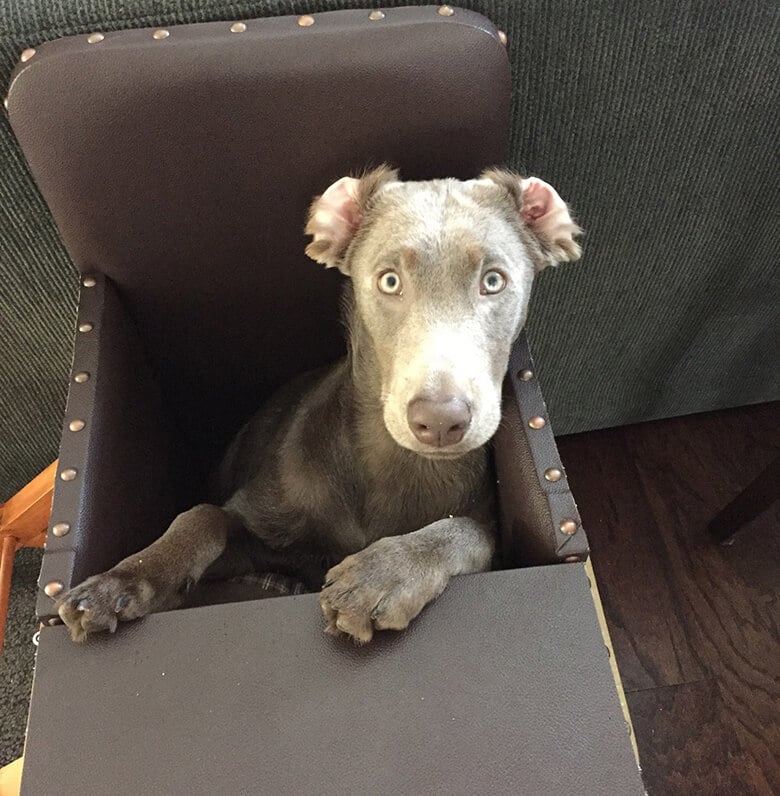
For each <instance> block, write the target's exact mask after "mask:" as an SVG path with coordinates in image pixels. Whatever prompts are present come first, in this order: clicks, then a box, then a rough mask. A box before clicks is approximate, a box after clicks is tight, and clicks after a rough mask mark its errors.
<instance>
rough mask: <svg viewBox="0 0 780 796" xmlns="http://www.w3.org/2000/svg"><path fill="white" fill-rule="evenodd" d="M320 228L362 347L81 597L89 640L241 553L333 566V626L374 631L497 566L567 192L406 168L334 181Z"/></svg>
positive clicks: (314, 219)
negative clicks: (515, 420) (521, 353)
mask: <svg viewBox="0 0 780 796" xmlns="http://www.w3.org/2000/svg"><path fill="white" fill-rule="evenodd" d="M306 232H307V234H309V235H311V236H312V241H311V243H310V244H309V245H308V247H307V249H306V253H307V254H308V255H309V256H310V257H311V258H313V259H314V260H316V261H317V262H319V263H321V264H323V265H324V266H326V267H328V268H338V269H339V270H340V271H341V272H342V273H343V274H344V275H345V276H346V277H348V280H347V281H346V285H345V298H344V316H345V321H346V326H347V329H348V333H349V353H348V355H347V357H345V358H344V359H343V360H341V361H340V362H338V363H336V364H335V365H333V366H332V367H330V368H327V369H324V370H321V371H317V372H315V373H309V374H304V375H303V376H302V377H299V378H298V379H297V380H296V381H295V382H293V383H292V384H290V385H288V386H287V387H285V388H282V389H281V390H280V391H279V392H278V393H277V394H276V395H275V396H273V397H272V398H271V399H270V400H269V401H268V402H267V404H266V405H265V406H264V407H263V408H262V409H261V410H260V411H259V412H258V413H257V415H256V416H255V417H254V418H253V419H252V420H250V421H249V423H248V424H247V425H246V426H245V427H244V428H243V429H242V430H241V432H240V433H239V434H238V436H237V437H236V439H235V440H234V441H233V443H232V445H231V446H230V448H229V450H228V452H227V454H226V456H225V458H224V460H223V461H222V462H221V464H220V465H219V467H218V468H217V471H216V472H215V474H214V482H213V492H212V497H211V501H212V502H209V503H203V504H201V505H198V506H195V507H194V508H192V509H190V510H189V511H186V512H184V513H183V514H181V515H179V516H178V517H177V518H176V519H175V520H174V521H173V523H172V524H171V526H170V528H169V529H168V530H167V531H166V532H165V534H164V535H163V536H162V537H161V538H160V539H159V540H157V541H156V542H154V543H153V544H152V545H150V546H149V547H148V548H146V549H145V550H142V551H141V552H139V553H138V554H136V555H133V556H130V557H129V558H127V559H125V560H124V561H121V562H120V563H119V564H117V565H116V566H115V567H113V568H112V569H111V570H109V571H108V572H105V573H103V574H100V575H96V576H93V577H91V578H89V579H88V580H86V581H85V582H84V583H82V584H81V585H79V586H77V587H75V588H74V589H72V590H71V591H70V592H68V593H67V594H66V595H64V597H63V598H62V599H61V600H60V601H59V603H58V611H59V614H60V616H61V618H62V619H63V621H64V622H65V623H66V624H67V625H68V627H69V628H70V630H71V633H72V635H73V638H74V639H75V640H82V639H84V638H85V637H86V636H87V634H88V633H91V632H94V631H99V630H105V629H108V630H110V631H112V632H113V631H114V630H115V629H116V627H117V624H118V622H119V621H126V620H131V619H135V618H138V617H140V616H143V615H145V614H147V613H149V612H152V611H158V610H164V609H167V608H171V607H175V606H176V605H178V604H179V603H180V602H181V600H182V596H183V594H184V593H186V591H187V590H189V589H190V588H192V586H193V585H194V584H195V583H197V582H198V581H199V580H200V579H201V578H203V577H204V576H208V575H209V574H210V573H212V572H214V571H216V570H220V571H222V572H224V571H225V568H226V567H227V566H228V565H229V566H230V567H231V568H232V570H233V571H235V572H237V571H247V570H249V569H252V570H254V571H274V572H280V573H288V574H292V575H295V576H296V577H298V578H300V579H302V580H303V581H304V582H306V583H307V584H308V586H309V587H310V588H315V589H316V588H318V587H319V586H320V584H322V583H323V579H324V585H323V586H322V591H321V595H320V605H321V607H322V611H323V614H324V617H325V621H326V626H327V628H326V629H327V630H328V631H329V632H331V633H334V634H346V635H348V636H350V637H352V638H353V639H354V640H356V641H358V642H361V643H362V642H367V641H369V640H370V639H371V637H372V635H373V633H374V632H375V631H376V630H381V629H385V628H391V629H395V630H400V629H402V628H405V627H406V626H407V625H408V624H409V622H410V621H411V620H412V619H414V617H415V616H417V614H418V613H419V612H420V611H421V610H422V609H423V607H424V606H425V605H426V604H427V603H429V602H430V601H431V600H433V599H435V598H436V597H437V596H438V595H439V594H440V593H441V592H442V590H443V589H444V588H445V586H446V585H447V582H448V581H449V579H450V578H451V577H452V576H453V575H458V574H461V573H468V572H478V571H482V570H486V569H489V568H490V567H491V565H492V564H493V562H494V556H495V550H496V525H495V518H494V507H493V479H492V476H491V470H490V461H489V455H488V454H489V452H488V442H489V440H490V439H491V437H492V436H493V434H494V433H495V431H496V429H497V427H498V424H499V421H500V417H501V384H502V381H503V379H504V376H505V374H506V370H507V366H508V361H509V353H510V349H511V346H512V342H513V341H514V339H515V338H516V337H517V335H518V334H519V332H520V330H521V329H522V327H523V325H524V323H525V319H526V313H527V309H528V302H529V298H530V295H531V285H532V282H533V278H534V274H535V273H536V272H538V271H541V270H542V269H544V268H545V267H547V266H548V265H554V264H556V263H559V262H562V261H567V260H576V259H577V258H578V257H579V255H580V249H579V246H578V244H577V243H576V241H575V238H576V236H577V235H578V234H579V232H580V230H579V228H578V227H577V225H576V224H575V223H574V222H573V221H572V218H571V215H570V213H569V210H568V208H567V206H566V204H565V203H564V202H563V200H562V199H561V198H560V197H559V196H558V194H557V193H556V191H555V190H554V189H553V188H552V187H551V186H550V185H548V184H547V183H545V182H543V181H542V180H539V179H536V178H533V177H531V178H521V177H519V176H517V175H515V174H512V173H510V172H505V171H488V172H485V173H484V174H482V175H481V176H480V178H479V179H475V180H469V181H465V182H461V181H457V180H451V179H450V180H433V181H428V182H402V181H401V180H399V178H398V174H397V172H395V171H394V170H392V169H390V168H388V167H386V166H383V167H381V168H379V169H376V170H374V171H371V172H369V173H367V174H366V175H365V176H363V177H362V178H353V177H344V178H342V179H340V180H338V181H337V182H335V183H333V185H331V186H330V187H329V188H328V189H327V190H326V191H325V193H324V194H322V196H320V197H319V198H318V199H316V200H315V202H314V203H313V205H312V208H311V212H310V217H309V222H308V226H307V228H306Z"/></svg>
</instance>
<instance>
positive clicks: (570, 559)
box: [563, 556, 582, 564]
mask: <svg viewBox="0 0 780 796" xmlns="http://www.w3.org/2000/svg"><path fill="white" fill-rule="evenodd" d="M563 560H564V561H565V562H566V563H567V564H574V563H575V562H576V561H582V559H581V558H580V557H579V556H566V558H564V559H563Z"/></svg>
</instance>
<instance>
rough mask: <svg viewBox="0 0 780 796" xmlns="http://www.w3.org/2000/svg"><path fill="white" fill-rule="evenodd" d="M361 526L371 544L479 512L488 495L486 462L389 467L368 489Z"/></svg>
mask: <svg viewBox="0 0 780 796" xmlns="http://www.w3.org/2000/svg"><path fill="white" fill-rule="evenodd" d="M364 489H365V491H364V499H363V506H362V512H361V514H362V517H361V518H360V524H361V525H362V526H363V527H364V528H365V530H366V535H367V537H368V538H367V540H366V541H367V542H369V543H370V542H372V541H375V540H376V539H379V538H381V537H383V536H390V535H396V534H402V533H410V532H411V531H416V530H419V529H420V528H423V527H424V526H426V525H428V524H430V523H432V522H435V521H436V520H440V519H443V518H445V517H450V516H454V517H457V516H470V515H474V514H475V513H477V512H478V510H479V508H480V506H481V505H482V504H483V497H484V494H485V492H486V491H487V489H488V484H487V472H486V467H485V462H484V457H482V456H470V457H469V458H468V460H467V461H459V462H457V463H455V462H452V463H451V462H447V463H443V464H438V463H431V462H425V463H424V465H423V466H414V465H412V466H410V465H409V464H408V462H407V463H406V465H405V466H404V467H403V468H402V469H400V470H394V468H392V467H389V468H387V469H386V470H385V471H384V472H383V473H381V474H380V475H379V476H377V477H374V478H371V477H369V478H368V479H367V481H366V483H365V484H364Z"/></svg>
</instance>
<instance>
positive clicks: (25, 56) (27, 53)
mask: <svg viewBox="0 0 780 796" xmlns="http://www.w3.org/2000/svg"><path fill="white" fill-rule="evenodd" d="M33 55H35V48H34V47H28V48H27V49H26V50H23V51H22V54H21V55H20V56H19V60H20V61H21V62H22V63H26V62H27V61H29V60H30V58H32V57H33Z"/></svg>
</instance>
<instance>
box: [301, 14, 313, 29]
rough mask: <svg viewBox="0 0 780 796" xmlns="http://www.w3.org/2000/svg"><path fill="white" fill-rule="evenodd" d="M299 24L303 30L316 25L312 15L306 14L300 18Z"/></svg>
mask: <svg viewBox="0 0 780 796" xmlns="http://www.w3.org/2000/svg"><path fill="white" fill-rule="evenodd" d="M298 24H299V25H300V26H301V27H302V28H310V27H311V26H312V25H313V24H314V17H313V16H311V14H304V15H303V16H302V17H298Z"/></svg>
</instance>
